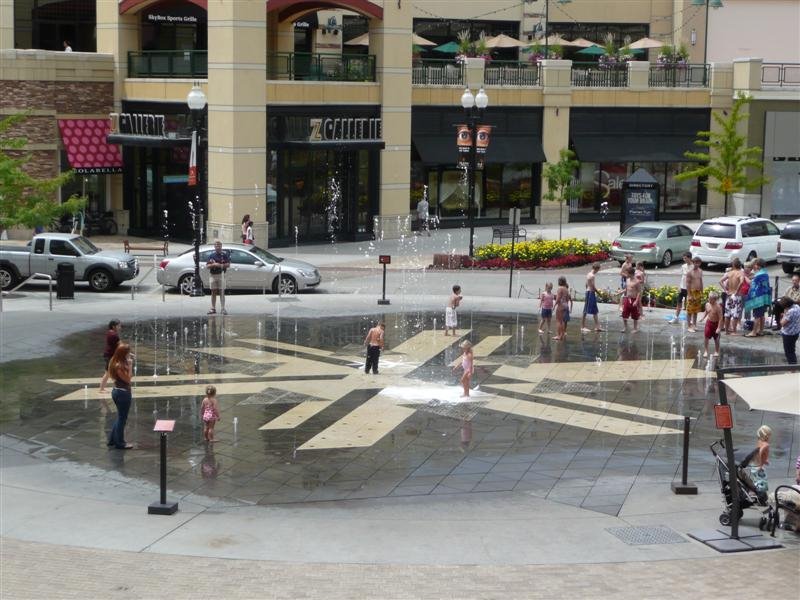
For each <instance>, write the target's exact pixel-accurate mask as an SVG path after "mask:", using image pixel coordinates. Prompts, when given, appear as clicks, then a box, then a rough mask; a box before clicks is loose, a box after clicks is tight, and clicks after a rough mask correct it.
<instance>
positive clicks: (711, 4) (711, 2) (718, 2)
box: [692, 0, 722, 69]
mask: <svg viewBox="0 0 800 600" xmlns="http://www.w3.org/2000/svg"><path fill="white" fill-rule="evenodd" d="M703 5H705V7H706V24H705V34H704V35H703V69H705V67H706V62H707V61H708V9H709V8H722V0H692V6H703Z"/></svg>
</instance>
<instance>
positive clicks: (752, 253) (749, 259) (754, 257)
mask: <svg viewBox="0 0 800 600" xmlns="http://www.w3.org/2000/svg"><path fill="white" fill-rule="evenodd" d="M757 257H758V254H756V252H755V250H753V251H752V252H751V253H750V254H748V255H747V259H746V261H745V262H750V261H751V260H755V259H756V258H757Z"/></svg>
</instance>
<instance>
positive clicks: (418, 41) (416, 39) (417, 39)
mask: <svg viewBox="0 0 800 600" xmlns="http://www.w3.org/2000/svg"><path fill="white" fill-rule="evenodd" d="M411 43H412V44H414V45H415V46H435V45H436V42H432V41H430V40H426V39H425V38H424V37H422V36H421V35H417V34H416V33H412V34H411Z"/></svg>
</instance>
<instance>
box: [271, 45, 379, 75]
mask: <svg viewBox="0 0 800 600" xmlns="http://www.w3.org/2000/svg"><path fill="white" fill-rule="evenodd" d="M267 78H268V79H278V80H280V79H289V80H300V81H375V55H374V54H369V55H367V54H311V53H306V52H275V53H270V54H268V55H267Z"/></svg>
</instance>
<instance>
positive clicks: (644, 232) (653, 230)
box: [622, 227, 661, 240]
mask: <svg viewBox="0 0 800 600" xmlns="http://www.w3.org/2000/svg"><path fill="white" fill-rule="evenodd" d="M659 233H661V230H660V229H659V228H658V227H631V228H630V229H628V231H626V232H625V233H623V234H622V237H626V238H637V239H639V238H644V239H646V240H654V239H656V238H657V237H658V234H659Z"/></svg>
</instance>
